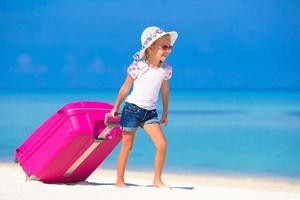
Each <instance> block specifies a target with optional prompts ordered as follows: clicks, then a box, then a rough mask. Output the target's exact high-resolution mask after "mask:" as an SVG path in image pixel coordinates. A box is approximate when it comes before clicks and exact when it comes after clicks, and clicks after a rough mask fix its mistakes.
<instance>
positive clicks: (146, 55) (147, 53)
mask: <svg viewBox="0 0 300 200" xmlns="http://www.w3.org/2000/svg"><path fill="white" fill-rule="evenodd" d="M161 38H168V39H170V35H169V34H167V35H164V36H162V37H161ZM161 38H159V39H161ZM159 39H157V40H159ZM157 40H156V41H154V42H153V43H152V44H151V46H152V45H154V44H155V43H156V42H157ZM148 48H149V47H148ZM148 48H147V49H146V50H145V60H148V59H149V52H148Z"/></svg>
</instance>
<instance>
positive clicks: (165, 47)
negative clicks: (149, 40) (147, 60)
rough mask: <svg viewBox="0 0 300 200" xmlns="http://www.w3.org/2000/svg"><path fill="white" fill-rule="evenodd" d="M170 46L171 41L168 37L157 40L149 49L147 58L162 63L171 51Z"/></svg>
mask: <svg viewBox="0 0 300 200" xmlns="http://www.w3.org/2000/svg"><path fill="white" fill-rule="evenodd" d="M170 44H171V40H170V37H169V36H168V35H166V36H163V37H161V38H159V39H158V40H156V41H155V42H154V43H153V44H152V45H151V46H150V47H149V56H150V57H152V58H153V59H155V60H157V61H161V62H164V61H165V60H166V59H167V57H168V56H169V54H170V53H171V51H172V46H171V45H170Z"/></svg>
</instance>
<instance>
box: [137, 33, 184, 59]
mask: <svg viewBox="0 0 300 200" xmlns="http://www.w3.org/2000/svg"><path fill="white" fill-rule="evenodd" d="M165 35H169V36H170V40H171V45H172V46H174V44H175V41H176V39H177V37H178V33H177V32H176V31H170V32H164V33H162V34H160V35H159V36H158V37H157V38H155V39H153V40H152V41H150V42H149V43H148V44H147V46H145V47H144V48H143V49H141V50H139V51H138V52H136V53H135V54H134V58H136V57H139V58H144V56H145V51H146V49H147V48H148V47H150V46H151V45H152V44H153V43H154V42H155V41H156V40H158V39H159V38H161V37H163V36H165Z"/></svg>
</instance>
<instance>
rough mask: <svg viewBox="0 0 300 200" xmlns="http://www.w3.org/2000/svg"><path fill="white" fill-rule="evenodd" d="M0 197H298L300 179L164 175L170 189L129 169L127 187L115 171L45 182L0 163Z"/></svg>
mask: <svg viewBox="0 0 300 200" xmlns="http://www.w3.org/2000/svg"><path fill="white" fill-rule="evenodd" d="M0 176H1V180H0V196H1V199H3V200H27V199H28V200H35V199H36V200H37V199H39V200H40V199H44V200H48V199H49V200H50V199H51V200H53V199H56V200H65V199H73V200H76V199H78V200H82V199H86V200H87V199H88V200H93V199H111V200H119V199H130V200H140V199H145V200H148V199H149V200H150V199H172V200H177V199H178V200H179V199H212V200H226V199H228V200H229V199H230V200H234V199H243V200H247V199H256V200H260V199H261V200H266V199H272V200H296V199H300V181H298V180H288V179H275V178H272V179H269V178H249V177H222V176H215V177H214V176H211V175H210V176H205V175H201V176H198V175H197V176H196V175H193V176H192V175H188V176H187V175H176V174H164V176H163V177H164V180H165V182H166V183H167V184H168V186H170V187H172V190H170V189H161V188H154V187H152V186H151V181H152V173H151V172H140V171H128V172H127V173H126V177H127V178H126V180H127V184H128V185H129V187H127V188H117V187H115V186H114V180H115V171H114V170H111V169H97V170H96V171H95V172H94V173H93V174H92V175H91V176H90V177H89V178H88V179H87V180H86V181H84V182H80V183H74V184H45V183H42V182H39V181H26V180H25V175H24V173H23V170H22V168H21V167H19V166H18V165H17V164H12V163H7V164H6V163H5V164H0Z"/></svg>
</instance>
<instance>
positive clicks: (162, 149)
mask: <svg viewBox="0 0 300 200" xmlns="http://www.w3.org/2000/svg"><path fill="white" fill-rule="evenodd" d="M143 128H144V130H145V132H146V133H147V134H148V136H149V137H150V138H151V140H152V141H153V143H154V145H155V148H156V154H155V161H154V179H153V185H154V186H156V187H160V186H164V185H165V184H164V183H163V181H162V179H161V174H162V170H163V166H164V162H165V157H166V151H167V141H166V138H165V136H164V134H163V132H162V130H161V127H160V125H159V124H156V123H153V124H145V125H144V126H143Z"/></svg>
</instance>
